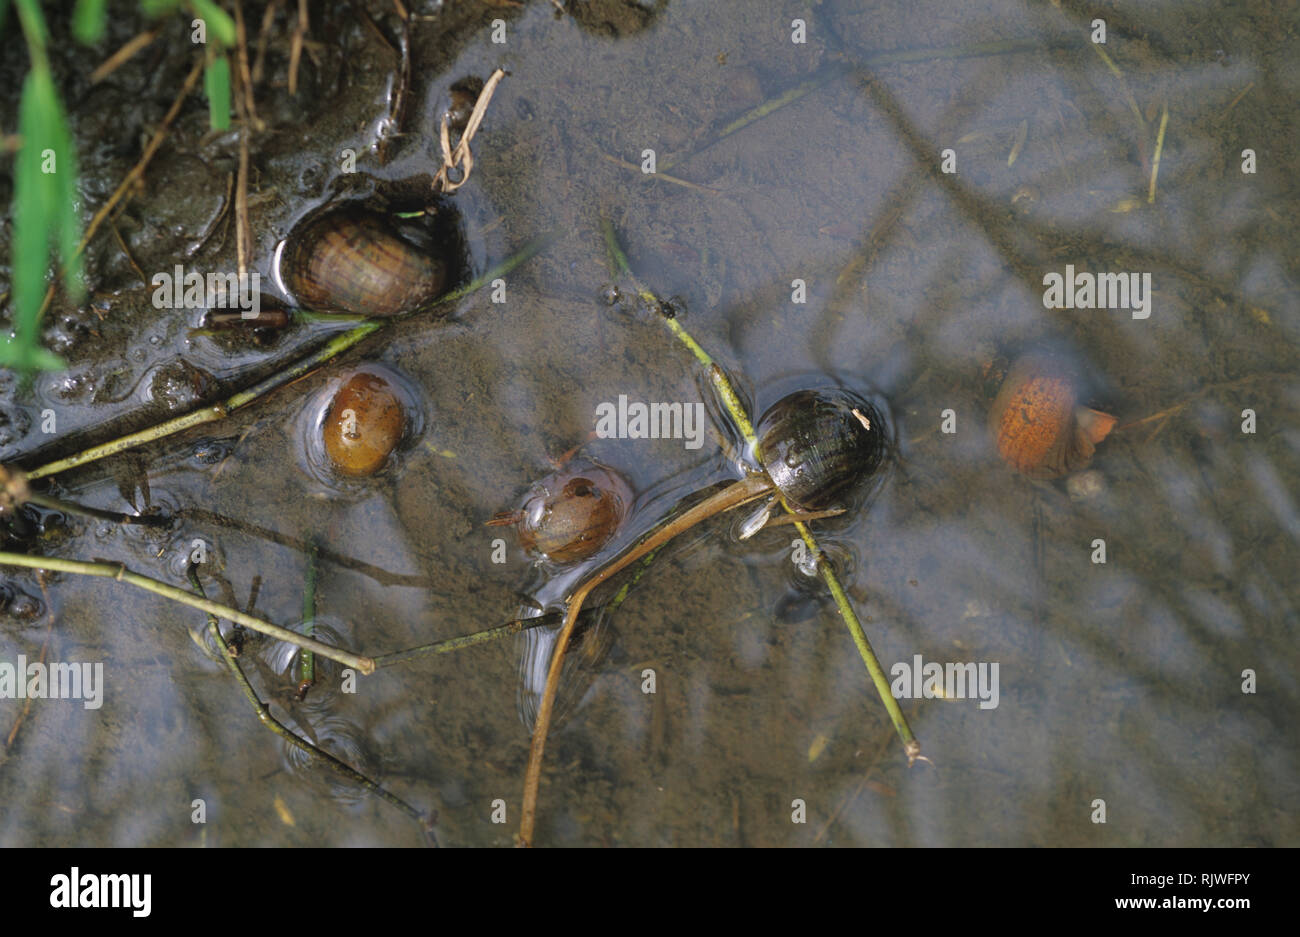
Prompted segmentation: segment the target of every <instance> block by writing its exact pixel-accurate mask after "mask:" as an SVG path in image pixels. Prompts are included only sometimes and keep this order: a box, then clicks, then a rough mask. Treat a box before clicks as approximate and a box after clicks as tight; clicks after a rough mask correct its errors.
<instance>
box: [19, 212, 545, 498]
mask: <svg viewBox="0 0 1300 937" xmlns="http://www.w3.org/2000/svg"><path fill="white" fill-rule="evenodd" d="M550 241H551V236H549V235H543V236H541V237H537V238H534V239H533V240H532V241H529V242H528V244H526V245H525V246H524V247H523V248H522V249H521V250H520V251H518V252H517V253H516V254H514V255H513V256H512V257H510V258H508V259H507V260H506V261H504V262H503V263H501V264H498V265H497V266H496V267H494V268H492V269H491V270H489V271H488V272H487V273H485V274H483V275H482V276H480V277H478V278H477V279H475V280H473V281H472V282H470V283H468V284H466V285H465V286H463V287H460V288H459V289H455V290H452V291H451V292H450V293H448V294H446V295H445V296H442V297H441V298H439V299H436V300H434V301H433V302H432V303H429V304H428V305H425V306H422V307H420V308H419V309H416V310H412V311H411V312H410V313H406V314H404V315H402V316H392V317H390V318H387V319H372V320H369V321H367V322H363V323H362V324H361V325H358V326H356V327H355V328H352V329H349V330H348V331H346V332H343V333H342V334H339V335H336V336H334V337H333V338H331V339H330V340H329V341H327V342H326V343H325V344H324V345H322V346H321V347H320V348H319V349H317V350H316V351H315V352H313V353H311V354H309V355H307V356H306V357H305V358H302V359H300V360H299V361H297V362H295V363H294V364H291V365H290V366H288V367H287V368H286V369H285V370H283V371H280V372H277V373H276V374H273V375H271V376H270V377H268V378H266V379H264V380H262V381H259V382H258V383H256V384H254V385H253V386H252V387H249V388H247V389H246V390H242V391H240V392H239V393H237V394H234V395H233V396H231V397H230V398H228V399H227V400H225V401H223V402H221V403H217V404H212V405H209V406H206V407H202V408H200V409H198V410H194V411H191V412H190V413H186V414H184V415H183V416H178V417H176V418H175V419H171V420H167V421H165V422H163V423H159V424H158V425H156V426H151V427H149V428H148V429H143V430H140V431H139V432H136V433H130V434H128V435H126V436H121V437H118V438H117V439H113V440H110V441H109V442H106V443H101V444H100V445H96V446H91V447H90V448H88V449H85V450H83V451H81V452H78V453H76V454H75V455H71V456H68V457H67V458H64V459H57V460H55V461H53V462H50V463H47V464H46V465H42V466H40V467H39V468H35V469H32V470H31V471H30V472H27V478H28V479H29V480H33V481H34V480H36V479H39V478H45V477H47V476H49V475H55V474H57V473H59V472H65V471H67V470H68V469H72V468H77V467H79V466H82V465H87V464H89V463H91V462H95V461H97V460H99V459H103V458H105V457H107V456H110V455H115V454H116V453H119V452H124V451H125V450H127V449H133V448H135V447H136V446H140V445H144V444H145V443H149V442H153V441H155V440H158V439H163V438H165V437H167V436H172V435H174V434H176V433H179V432H181V431H183V430H187V429H192V428H193V427H195V426H202V425H203V424H205V423H213V422H216V421H217V420H222V419H225V418H226V417H227V416H229V415H230V414H231V413H233V412H234V411H236V410H238V409H240V408H241V407H245V406H247V405H249V404H250V403H252V402H253V401H255V400H257V399H258V398H260V397H262V396H263V395H265V394H267V393H269V392H271V391H273V390H275V389H276V388H279V387H283V386H284V385H285V384H288V383H291V382H292V381H296V380H297V379H298V378H300V377H303V376H304V375H306V374H308V373H310V372H311V371H313V370H315V369H316V368H318V367H320V366H322V365H324V364H326V363H328V362H329V361H331V360H333V359H334V358H335V357H337V356H338V355H340V354H342V353H343V352H344V351H346V350H347V349H349V348H351V347H352V346H353V345H356V344H357V343H358V342H360V341H361V340H362V339H364V338H367V337H369V336H370V335H371V334H373V333H374V332H377V331H378V330H380V329H382V328H384V327H385V326H387V325H388V324H389V323H391V322H394V321H397V320H398V319H404V318H407V317H409V316H411V315H416V314H418V313H422V312H427V311H429V310H430V309H433V308H435V307H437V306H441V305H445V304H447V303H453V302H456V301H457V300H460V299H462V298H464V297H465V296H468V295H469V294H470V293H473V292H474V291H476V290H478V289H481V288H482V287H483V286H485V285H487V284H489V283H491V282H492V280H494V279H496V278H497V277H501V276H505V275H506V274H508V273H509V272H510V271H512V270H514V269H515V268H516V267H518V266H519V265H520V264H522V263H524V262H525V261H527V260H529V259H530V258H532V257H533V256H535V255H536V254H537V253H539V252H540V251H541V250H543V249H544V248H545V247H546V246H547V245H548V244H549V243H550Z"/></svg>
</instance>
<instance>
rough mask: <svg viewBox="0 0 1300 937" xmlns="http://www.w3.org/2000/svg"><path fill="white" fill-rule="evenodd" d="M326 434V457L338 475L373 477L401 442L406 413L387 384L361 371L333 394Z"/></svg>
mask: <svg viewBox="0 0 1300 937" xmlns="http://www.w3.org/2000/svg"><path fill="white" fill-rule="evenodd" d="M323 432H324V437H325V454H326V455H327V456H328V457H329V460H330V464H331V465H332V466H333V467H334V469H335V470H336V471H337V472H339V474H341V475H348V476H352V477H354V478H359V477H362V476H365V475H373V474H374V473H375V472H377V471H379V470H380V469H381V468H383V466H384V465H385V464H386V463H387V462H388V457H389V455H391V454H392V452H393V450H394V449H396V448H397V444H398V443H399V442H401V441H402V437H403V436H404V435H405V433H406V412H405V409H404V408H403V406H402V402H401V399H400V397H399V396H398V394H397V392H396V390H395V389H394V388H393V386H392V385H391V384H390V383H389V382H388V381H387V380H385V379H384V378H383V377H381V376H380V375H378V374H375V373H373V372H370V371H358V372H357V373H355V374H353V375H352V376H351V377H350V378H348V379H347V380H346V381H344V382H343V385H342V386H341V387H340V388H339V389H338V392H337V393H335V394H334V399H333V400H332V401H331V402H330V407H329V411H328V412H327V413H326V414H325V425H324V428H323Z"/></svg>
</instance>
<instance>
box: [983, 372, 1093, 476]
mask: <svg viewBox="0 0 1300 937" xmlns="http://www.w3.org/2000/svg"><path fill="white" fill-rule="evenodd" d="M1078 397H1079V381H1078V378H1077V377H1076V376H1075V374H1074V373H1073V372H1072V371H1071V370H1070V369H1069V367H1068V366H1066V365H1065V364H1064V363H1063V362H1061V361H1059V360H1058V359H1056V358H1053V357H1051V356H1050V355H1044V354H1034V353H1031V354H1027V355H1025V356H1023V357H1021V358H1020V359H1018V360H1017V361H1016V362H1015V364H1013V365H1012V366H1011V370H1010V371H1009V372H1007V377H1006V380H1005V381H1003V383H1002V389H1001V390H1000V391H998V395H997V398H996V399H995V400H994V401H993V406H992V408H991V409H990V411H989V429H990V431H991V432H992V434H993V441H994V444H995V445H996V446H997V449H998V455H1000V456H1001V457H1002V459H1003V461H1005V462H1006V463H1007V464H1008V465H1010V466H1011V467H1012V468H1014V469H1016V471H1018V472H1022V473H1024V474H1025V475H1028V476H1029V477H1030V478H1040V479H1049V478H1059V477H1060V476H1062V475H1066V474H1068V473H1070V472H1073V471H1075V470H1076V469H1080V468H1083V467H1084V466H1085V465H1087V464H1088V462H1089V461H1090V460H1091V459H1092V454H1093V452H1094V451H1095V449H1096V446H1097V443H1099V442H1101V441H1102V440H1103V439H1105V438H1106V436H1107V435H1108V434H1109V433H1110V431H1111V430H1112V429H1114V427H1115V422H1116V420H1115V417H1113V416H1111V415H1110V414H1109V413H1102V412H1101V411H1100V410H1093V409H1091V408H1089V407H1082V406H1079V403H1078Z"/></svg>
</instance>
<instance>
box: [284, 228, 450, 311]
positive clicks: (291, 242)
mask: <svg viewBox="0 0 1300 937" xmlns="http://www.w3.org/2000/svg"><path fill="white" fill-rule="evenodd" d="M280 275H281V279H282V280H283V281H284V284H285V286H286V287H287V288H288V289H289V291H290V292H291V293H293V295H294V298H295V299H296V300H297V302H298V303H299V304H301V305H302V306H304V307H305V308H308V309H312V310H316V311H321V312H330V311H332V312H350V313H357V314H362V315H371V316H391V315H396V314H397V313H400V312H407V311H410V310H412V309H416V308H418V307H420V306H422V305H424V304H425V303H428V302H430V301H431V300H433V299H436V298H437V297H438V296H439V295H440V294H441V293H442V292H443V290H444V289H445V287H446V285H447V281H448V263H447V260H446V259H445V258H444V257H441V256H439V255H438V252H437V251H436V250H435V249H434V247H433V246H431V245H428V244H425V245H420V244H417V243H415V241H414V240H412V239H411V238H410V237H407V236H405V235H404V234H403V233H402V232H401V231H399V230H398V228H397V226H396V225H395V224H394V222H393V221H392V220H391V219H390V218H389V217H388V216H387V215H383V214H380V213H379V212H375V211H370V210H366V209H360V208H354V207H348V208H342V209H338V210H334V211H327V212H325V213H323V214H320V215H317V216H316V217H314V218H311V219H309V220H308V221H306V222H304V223H303V224H301V225H299V226H298V227H297V228H295V229H294V231H293V232H292V233H291V234H290V235H289V239H288V241H287V242H286V243H285V246H284V253H283V255H282V256H281V259H280Z"/></svg>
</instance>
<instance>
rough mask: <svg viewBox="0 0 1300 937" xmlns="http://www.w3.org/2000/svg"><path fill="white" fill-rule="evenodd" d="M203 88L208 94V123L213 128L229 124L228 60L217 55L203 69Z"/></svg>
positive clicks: (220, 127) (218, 128) (224, 127)
mask: <svg viewBox="0 0 1300 937" xmlns="http://www.w3.org/2000/svg"><path fill="white" fill-rule="evenodd" d="M203 90H204V91H205V92H206V93H207V95H208V123H209V124H210V125H211V127H212V129H213V130H225V129H226V128H227V127H229V126H230V60H229V59H227V58H226V57H225V56H224V55H218V56H217V57H216V58H214V59H213V60H212V61H211V62H209V63H208V64H207V67H206V68H205V69H204V71H203Z"/></svg>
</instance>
